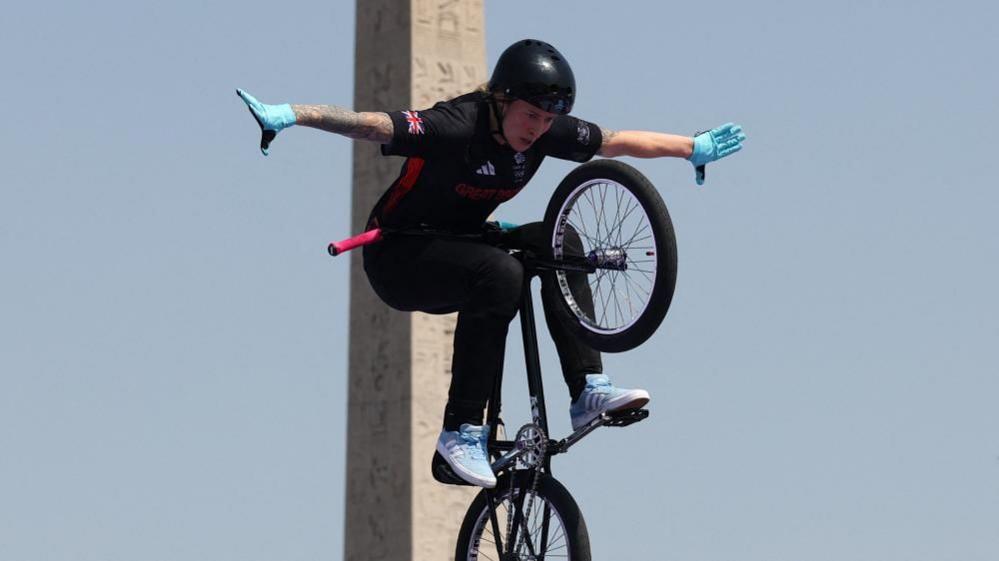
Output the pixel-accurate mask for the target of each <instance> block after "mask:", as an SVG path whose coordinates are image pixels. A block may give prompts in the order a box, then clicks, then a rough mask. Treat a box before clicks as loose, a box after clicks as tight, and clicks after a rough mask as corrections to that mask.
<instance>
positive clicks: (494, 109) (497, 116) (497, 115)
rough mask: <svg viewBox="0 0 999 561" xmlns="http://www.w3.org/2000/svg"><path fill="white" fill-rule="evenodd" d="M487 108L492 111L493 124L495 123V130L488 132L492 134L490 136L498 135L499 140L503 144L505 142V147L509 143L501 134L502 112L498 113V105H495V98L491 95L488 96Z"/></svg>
mask: <svg viewBox="0 0 999 561" xmlns="http://www.w3.org/2000/svg"><path fill="white" fill-rule="evenodd" d="M489 107H490V108H491V109H492V117H493V122H495V124H496V129H497V130H493V131H490V132H492V134H498V135H499V136H500V138H502V139H503V142H505V143H506V145H507V146H509V145H510V141H509V140H507V139H506V135H505V134H503V112H502V111H500V108H499V104H497V103H496V97H495V96H493V95H490V96H489ZM490 124H492V123H490Z"/></svg>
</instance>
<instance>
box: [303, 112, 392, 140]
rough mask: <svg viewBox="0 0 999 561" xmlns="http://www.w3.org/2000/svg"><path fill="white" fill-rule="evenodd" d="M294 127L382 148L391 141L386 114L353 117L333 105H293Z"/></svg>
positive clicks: (364, 114) (390, 123)
mask: <svg viewBox="0 0 999 561" xmlns="http://www.w3.org/2000/svg"><path fill="white" fill-rule="evenodd" d="M291 110H292V111H294V113H295V124H296V125H302V126H304V127H312V128H314V129H320V130H324V131H326V132H332V133H336V134H342V135H343V136H346V137H349V138H353V139H355V140H370V141H373V142H379V143H382V144H385V143H386V142H389V141H390V140H392V119H390V118H389V116H388V113H374V112H360V113H355V112H354V111H351V110H349V109H344V108H343V107H337V106H336V105H292V106H291Z"/></svg>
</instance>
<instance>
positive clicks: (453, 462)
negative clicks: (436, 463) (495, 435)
mask: <svg viewBox="0 0 999 561" xmlns="http://www.w3.org/2000/svg"><path fill="white" fill-rule="evenodd" d="M488 441H489V426H488V425H484V426H481V427H480V426H475V425H470V424H468V423H465V424H463V425H461V428H460V429H458V430H456V431H441V435H440V437H438V438H437V452H438V453H440V455H441V456H442V457H443V458H444V460H445V461H446V462H447V463H448V465H449V466H451V469H453V470H454V473H455V474H456V475H457V476H458V477H460V478H462V479H464V480H465V481H467V482H469V483H471V484H472V485H477V486H479V487H486V488H489V489H491V488H493V487H495V486H496V475H495V474H493V468H492V467H491V466H490V465H489V453H488V452H487V451H486V443H487V442H488Z"/></svg>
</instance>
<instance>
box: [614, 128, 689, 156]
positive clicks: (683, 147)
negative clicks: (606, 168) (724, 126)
mask: <svg viewBox="0 0 999 561" xmlns="http://www.w3.org/2000/svg"><path fill="white" fill-rule="evenodd" d="M600 132H601V136H603V143H602V144H601V145H600V150H599V151H598V152H597V154H600V155H601V156H605V157H608V158H615V157H617V156H633V157H635V158H665V157H672V158H689V157H690V155H691V154H692V153H693V152H694V139H693V138H691V137H689V136H679V135H676V134H665V133H661V132H647V131H612V130H609V129H600Z"/></svg>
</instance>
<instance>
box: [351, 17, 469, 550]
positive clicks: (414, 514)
mask: <svg viewBox="0 0 999 561" xmlns="http://www.w3.org/2000/svg"><path fill="white" fill-rule="evenodd" d="M356 4H357V39H356V68H355V80H354V83H355V90H354V109H355V110H358V111H387V110H393V109H424V108H427V107H430V106H432V105H433V104H434V103H436V102H437V101H440V100H444V99H449V98H451V97H454V96H456V95H460V94H462V93H465V92H468V91H471V90H473V89H474V88H475V87H476V86H478V85H479V84H481V83H483V82H484V81H485V80H486V64H485V31H484V10H483V3H482V0H358V1H357V3H356ZM353 165H354V169H353V181H354V188H353V201H352V223H353V231H354V232H359V231H361V230H362V229H363V228H364V225H365V222H366V220H367V216H368V213H369V212H370V210H371V208H372V207H373V206H374V204H375V202H376V201H377V199H378V197H380V196H381V194H382V193H383V192H384V191H385V189H386V188H387V187H388V186H389V185H390V184H391V182H392V181H393V180H394V179H395V178H396V177H397V176H398V174H399V169H400V166H401V165H402V159H401V158H386V157H382V156H380V155H379V151H378V146H377V145H374V144H372V143H366V142H355V143H354V159H353ZM350 282H351V308H350V314H351V317H350V333H351V334H350V337H351V341H350V357H349V383H348V386H349V392H350V396H349V403H348V409H349V411H348V421H347V431H348V436H347V493H346V502H347V504H346V527H345V549H346V556H345V557H346V559H347V560H348V561H361V560H365V561H369V560H370V561H379V560H383V559H384V560H388V559H391V560H393V561H397V560H405V559H412V560H419V561H445V560H450V559H452V558H453V556H454V546H455V540H456V538H457V533H458V526H459V524H460V521H461V517H462V515H463V514H464V512H465V509H466V508H467V507H468V504H469V503H470V502H471V499H472V497H473V496H474V490H472V489H469V488H465V487H451V486H443V485H441V484H439V483H437V482H435V481H434V480H433V479H432V477H431V475H430V461H431V458H432V456H433V452H434V443H435V441H436V439H437V435H438V433H439V432H440V427H441V417H442V413H443V410H444V404H445V403H446V401H447V388H448V385H449V383H450V377H451V352H452V342H453V335H454V328H455V323H456V316H454V315H449V316H432V315H427V314H420V313H414V314H407V313H401V312H397V311H395V310H392V309H390V308H388V306H386V305H385V304H383V303H382V302H381V300H379V299H378V297H377V296H376V295H375V294H374V293H373V291H372V290H371V287H370V286H369V284H368V281H367V277H366V276H365V274H364V270H363V266H362V261H361V253H360V252H359V251H358V252H353V254H352V255H351V276H350Z"/></svg>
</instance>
